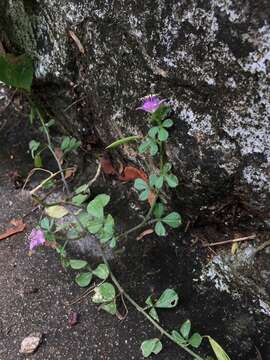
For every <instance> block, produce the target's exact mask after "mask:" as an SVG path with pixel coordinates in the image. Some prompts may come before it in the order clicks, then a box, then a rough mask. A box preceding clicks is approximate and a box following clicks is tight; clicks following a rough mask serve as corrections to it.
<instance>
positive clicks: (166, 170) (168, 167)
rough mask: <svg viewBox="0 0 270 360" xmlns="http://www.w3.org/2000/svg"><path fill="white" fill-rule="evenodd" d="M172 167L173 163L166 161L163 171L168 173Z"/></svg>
mask: <svg viewBox="0 0 270 360" xmlns="http://www.w3.org/2000/svg"><path fill="white" fill-rule="evenodd" d="M171 168H172V164H170V163H165V164H164V166H163V169H162V171H163V173H164V174H165V173H166V174H167V173H168V172H169V171H170V170H171Z"/></svg>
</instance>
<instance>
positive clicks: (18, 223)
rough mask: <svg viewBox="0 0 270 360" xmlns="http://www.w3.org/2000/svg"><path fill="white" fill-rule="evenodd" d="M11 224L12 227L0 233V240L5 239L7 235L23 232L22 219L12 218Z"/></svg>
mask: <svg viewBox="0 0 270 360" xmlns="http://www.w3.org/2000/svg"><path fill="white" fill-rule="evenodd" d="M10 224H11V225H13V227H12V228H9V229H7V230H6V231H5V232H4V233H3V234H1V235H0V240H4V239H7V238H8V237H10V236H12V235H15V234H17V233H20V232H23V231H24V229H25V228H26V224H24V223H23V221H22V219H17V220H16V219H13V220H11V222H10Z"/></svg>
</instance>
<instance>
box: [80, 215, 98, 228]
mask: <svg viewBox="0 0 270 360" xmlns="http://www.w3.org/2000/svg"><path fill="white" fill-rule="evenodd" d="M78 217H79V220H80V222H81V223H82V225H83V227H87V226H88V223H89V222H91V221H92V216H91V215H90V214H88V213H87V212H85V211H83V212H80V213H79V215H78ZM101 221H102V220H101Z"/></svg>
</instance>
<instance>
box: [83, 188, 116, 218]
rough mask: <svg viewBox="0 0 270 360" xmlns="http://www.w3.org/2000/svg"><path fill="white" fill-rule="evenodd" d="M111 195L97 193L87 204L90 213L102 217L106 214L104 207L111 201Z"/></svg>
mask: <svg viewBox="0 0 270 360" xmlns="http://www.w3.org/2000/svg"><path fill="white" fill-rule="evenodd" d="M109 201H110V196H109V195H106V194H99V195H97V196H96V197H95V198H94V199H93V200H92V201H90V203H89V204H88V206H87V212H88V214H90V215H92V216H94V217H98V218H102V217H103V216H104V212H103V208H104V207H105V206H106V205H107V204H108V203H109Z"/></svg>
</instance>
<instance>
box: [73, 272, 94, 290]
mask: <svg viewBox="0 0 270 360" xmlns="http://www.w3.org/2000/svg"><path fill="white" fill-rule="evenodd" d="M91 280H92V273H91V272H83V273H81V274H78V275H77V276H76V278H75V281H76V283H77V284H78V285H79V286H80V287H86V286H88V285H89V284H90V283H91Z"/></svg>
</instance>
